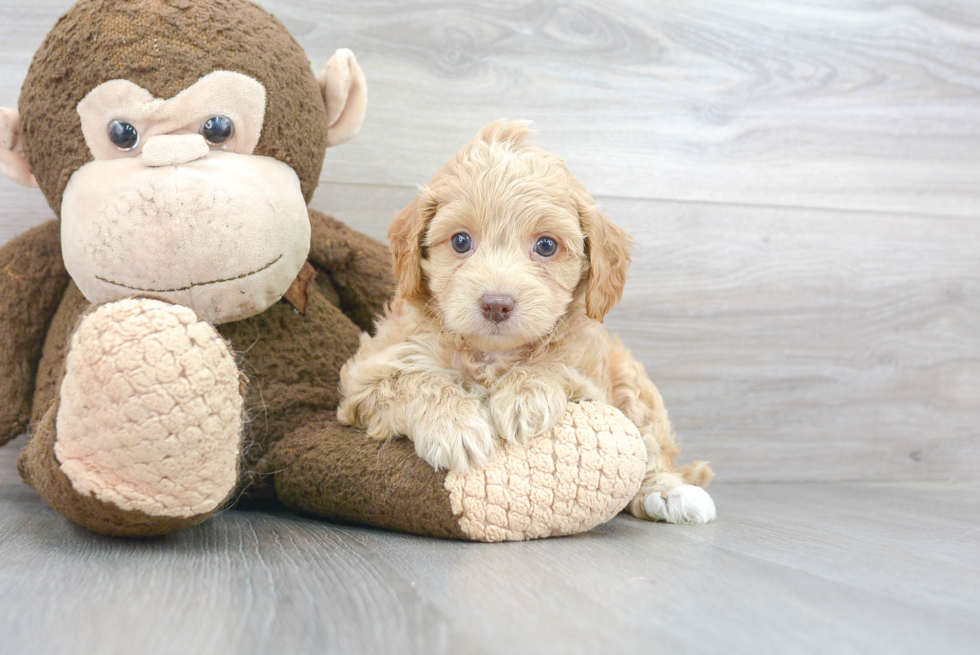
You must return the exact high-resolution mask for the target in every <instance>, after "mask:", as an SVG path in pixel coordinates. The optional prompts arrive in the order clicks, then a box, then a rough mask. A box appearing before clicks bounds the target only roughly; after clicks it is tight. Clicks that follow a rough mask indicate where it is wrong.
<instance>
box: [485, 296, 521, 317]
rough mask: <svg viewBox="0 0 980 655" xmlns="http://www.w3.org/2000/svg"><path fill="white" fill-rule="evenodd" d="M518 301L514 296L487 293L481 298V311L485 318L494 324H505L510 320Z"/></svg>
mask: <svg viewBox="0 0 980 655" xmlns="http://www.w3.org/2000/svg"><path fill="white" fill-rule="evenodd" d="M515 305H517V301H516V300H514V296H505V295H502V294H490V293H485V294H483V295H482V296H480V310H481V311H482V312H483V318H485V319H487V320H488V321H493V322H494V323H503V322H504V321H506V320H507V319H508V318H510V315H511V312H513V311H514V306H515Z"/></svg>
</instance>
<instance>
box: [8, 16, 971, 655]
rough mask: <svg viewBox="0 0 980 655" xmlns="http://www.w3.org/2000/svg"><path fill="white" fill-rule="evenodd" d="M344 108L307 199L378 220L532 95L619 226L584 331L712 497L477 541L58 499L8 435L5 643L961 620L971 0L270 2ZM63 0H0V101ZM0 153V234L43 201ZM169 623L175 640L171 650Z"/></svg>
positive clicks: (413, 641) (713, 636) (780, 647)
mask: <svg viewBox="0 0 980 655" xmlns="http://www.w3.org/2000/svg"><path fill="white" fill-rule="evenodd" d="M262 4H264V6H266V7H268V8H269V9H270V10H272V11H273V12H274V13H275V14H276V15H277V16H278V17H279V18H280V19H281V20H282V21H283V22H284V23H285V25H286V26H287V27H288V28H289V29H290V30H291V31H292V32H293V34H294V35H295V36H296V38H297V40H298V41H299V42H300V44H301V45H302V46H303V47H304V48H305V49H306V51H307V53H308V54H309V57H310V59H311V62H312V64H313V66H314V67H316V68H317V69H319V68H320V67H321V66H322V65H323V63H324V62H325V61H326V59H327V58H328V57H329V55H330V54H331V53H332V52H333V50H334V49H335V48H337V47H350V48H352V49H353V50H354V51H355V53H357V55H358V58H359V61H360V62H361V64H362V66H363V68H364V70H365V73H366V75H367V79H368V84H369V89H370V93H369V95H370V105H369V109H368V118H367V121H366V123H365V125H364V128H363V130H362V132H361V134H360V135H359V136H358V138H357V139H356V140H354V141H353V142H351V143H350V144H346V145H344V146H340V147H338V148H336V149H334V150H331V151H330V152H328V154H327V161H326V164H325V166H324V169H323V174H322V176H321V186H320V189H319V190H318V192H317V195H316V197H315V199H314V202H313V205H314V206H315V207H316V208H318V209H322V210H324V211H327V212H329V213H332V214H334V215H336V216H337V217H338V218H340V219H342V220H344V221H347V222H348V223H350V224H351V225H352V226H354V227H356V228H358V229H361V230H363V231H365V232H368V233H370V234H373V235H375V236H378V237H379V238H380V237H383V235H384V233H385V230H386V228H387V224H388V222H389V221H390V219H391V217H392V216H393V214H394V213H395V212H396V211H397V210H398V209H400V208H401V207H402V206H404V205H405V204H406V203H407V202H408V201H409V200H410V199H411V197H412V194H413V193H414V188H415V185H416V184H419V183H424V182H425V181H427V180H428V179H429V177H430V176H431V174H432V172H433V171H434V170H435V169H436V168H438V166H440V165H441V164H442V163H443V162H444V161H445V160H446V159H447V158H448V157H449V156H450V155H451V154H452V153H453V152H455V150H456V149H457V148H458V147H459V146H460V145H462V144H463V143H464V142H465V141H466V140H468V139H469V138H470V137H471V136H472V135H473V134H474V133H475V132H476V131H477V129H478V128H479V127H480V126H481V125H483V124H485V123H487V122H489V121H491V120H493V119H496V118H500V117H509V118H528V119H533V120H534V122H535V125H536V127H537V128H538V129H539V130H540V135H539V138H538V142H539V143H540V144H541V145H543V146H544V147H546V148H548V149H550V150H553V151H555V152H557V153H558V154H560V155H562V156H563V157H564V158H565V159H566V161H567V162H568V164H569V166H570V167H571V169H572V170H573V172H575V173H576V174H577V175H578V176H579V177H580V178H581V179H582V180H583V182H584V183H585V184H586V186H587V187H588V188H589V189H590V190H591V191H592V192H593V194H594V195H595V196H596V198H597V199H598V201H599V203H600V205H601V206H602V207H603V209H604V211H605V212H606V213H607V214H608V215H609V216H610V217H612V218H613V219H614V220H615V221H616V222H618V223H620V224H621V225H623V226H624V227H626V228H627V229H628V230H629V231H630V232H631V233H633V235H634V236H635V237H636V238H637V240H638V241H639V246H638V249H637V253H636V257H635V260H634V266H633V270H632V273H631V277H630V281H629V283H628V286H627V290H626V294H625V297H624V301H623V303H622V304H621V305H620V307H618V308H617V309H616V310H614V312H613V313H612V314H611V315H610V316H609V318H608V320H607V325H608V327H609V328H610V329H612V330H614V331H616V332H618V333H619V334H621V335H622V336H623V338H624V340H625V341H626V343H627V344H628V345H629V346H630V347H631V348H632V349H633V351H634V354H635V355H636V356H637V357H638V358H639V359H640V360H641V361H642V362H643V363H644V365H645V366H646V367H647V369H648V370H649V371H650V372H651V373H652V374H653V376H654V378H655V380H656V381H657V383H658V385H659V386H660V388H661V390H662V392H663V394H664V397H665V400H666V403H667V406H668V408H669V409H670V412H671V417H672V418H673V420H674V422H675V424H676V426H677V428H678V432H679V433H680V435H681V438H682V440H683V448H684V452H685V454H686V456H687V457H689V458H694V457H697V458H699V459H710V460H712V462H713V463H714V466H715V468H716V470H717V472H718V476H719V477H718V480H719V482H718V484H717V485H715V486H713V487H712V492H713V496H714V497H715V499H716V502H717V504H718V507H719V512H720V519H719V521H718V522H717V523H715V524H713V525H710V526H707V527H704V528H688V527H674V526H664V525H650V524H643V523H640V522H637V521H634V520H632V519H629V518H625V517H620V518H617V519H616V520H614V521H613V522H612V523H610V524H609V525H606V526H603V527H602V528H600V529H598V530H596V531H594V532H593V533H591V534H589V535H584V536H580V537H576V538H569V539H562V540H549V541H543V542H538V543H529V544H510V545H501V546H479V545H468V544H459V543H449V542H442V541H433V540H425V539H418V538H414V537H407V536H402V535H394V534H388V533H384V532H380V531H376V530H368V529H363V528H358V527H348V526H336V525H328V524H325V523H323V522H319V521H314V520H309V519H306V518H300V517H295V516H290V515H281V516H280V515H274V514H267V513H266V514H263V513H246V512H240V511H232V512H227V513H224V514H222V515H221V516H219V517H218V518H217V519H215V520H213V521H211V522H209V523H208V524H206V525H204V526H201V527H199V528H196V529H194V530H190V531H188V532H186V533H182V534H179V535H176V536H174V537H172V538H169V539H165V540H158V541H148V542H119V541H113V540H109V539H102V538H98V537H95V536H93V535H91V534H88V533H85V532H84V531H81V530H77V529H74V528H71V527H70V526H69V525H68V524H66V523H65V522H64V521H63V520H62V519H60V518H59V517H57V516H55V515H54V514H53V513H52V512H51V511H50V510H48V509H46V508H45V507H44V506H43V504H42V503H41V502H40V501H39V500H38V498H37V497H36V496H35V495H34V494H33V493H32V492H31V491H30V490H28V489H27V488H25V487H23V486H22V485H20V484H19V482H17V480H16V473H15V471H14V465H13V457H14V455H15V451H16V445H15V446H13V447H8V448H6V449H4V450H2V451H0V598H4V599H6V600H0V653H7V652H10V653H51V652H75V653H115V652H120V653H122V652H126V653H130V652H134V651H135V652H146V653H155V652H179V653H193V652H201V653H223V652H229V653H231V652H234V653H236V654H238V653H250V652H284V653H288V652H318V653H319V652H340V653H347V652H357V651H361V652H401V651H405V652H420V653H439V652H452V653H469V652H474V653H482V652H494V653H498V652H499V653H507V652H514V653H524V652H534V653H546V652H562V653H568V652H615V653H620V652H621V653H630V652H638V653H657V652H665V653H677V652H724V653H741V652H751V653H768V652H772V653H795V652H814V653H846V652H861V653H867V652H896V653H897V652H910V653H911V652H915V653H931V652H946V653H959V652H962V653H974V652H977V651H978V649H980V628H978V627H975V626H980V486H978V482H980V4H978V3H977V2H976V0H903V1H902V2H898V1H897V0H851V1H849V2H829V1H827V0H771V1H768V2H765V3H760V2H756V1H755V0H697V1H696V2H695V1H692V0H601V1H600V0H594V1H580V0H572V1H570V2H557V1H550V0H543V1H532V0H503V1H497V0H494V1H490V0H486V1H483V0H481V1H479V2H466V3H462V2H446V1H442V0H434V1H431V2H421V1H419V2H414V1H413V2H406V1H403V0H372V1H371V2H352V1H349V0H343V1H342V0H316V1H314V0H263V1H262ZM68 5H69V1H68V0H32V2H30V3H24V2H21V1H20V0H0V105H4V106H13V105H16V101H17V96H18V93H19V88H20V84H21V82H22V80H23V78H24V75H25V73H26V71H27V67H28V65H29V63H30V58H31V56H32V53H33V52H34V50H35V49H36V48H37V47H38V45H39V44H40V42H41V40H42V39H43V37H44V34H45V33H46V32H47V30H48V29H50V27H51V25H52V24H53V23H54V21H55V20H56V18H57V16H58V15H59V14H60V13H61V12H62V11H64V10H65V9H66V8H67V6H68ZM51 216H52V213H51V210H50V209H49V208H48V207H47V206H46V204H45V202H44V200H43V198H41V197H40V196H39V195H38V194H37V193H36V192H33V191H31V190H27V189H22V188H19V187H15V186H14V185H12V184H10V183H7V182H6V181H4V180H0V243H3V242H5V241H6V240H8V239H9V238H10V237H12V236H14V235H16V234H18V233H20V232H21V231H23V230H24V229H26V228H27V227H29V226H31V225H35V224H37V223H40V222H41V221H44V220H48V219H49V218H51ZM165 645H166V646H168V647H169V650H168V648H165Z"/></svg>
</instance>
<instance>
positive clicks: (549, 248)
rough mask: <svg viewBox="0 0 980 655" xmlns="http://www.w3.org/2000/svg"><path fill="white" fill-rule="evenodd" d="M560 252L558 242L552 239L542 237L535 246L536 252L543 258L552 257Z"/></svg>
mask: <svg viewBox="0 0 980 655" xmlns="http://www.w3.org/2000/svg"><path fill="white" fill-rule="evenodd" d="M557 251H558V242H557V241H555V240H554V239H552V238H551V237H541V238H540V239H538V242H537V243H536V244H534V252H536V253H538V254H539V255H541V256H542V257H551V256H552V255H554V254H555V253H556V252H557Z"/></svg>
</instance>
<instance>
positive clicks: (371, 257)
mask: <svg viewBox="0 0 980 655" xmlns="http://www.w3.org/2000/svg"><path fill="white" fill-rule="evenodd" d="M310 224H311V226H312V232H313V234H312V237H311V239H310V241H311V244H310V262H312V263H313V264H314V265H315V266H316V267H317V268H319V269H321V272H324V273H326V274H327V275H329V276H330V279H331V280H332V281H333V284H334V287H336V289H337V293H338V295H339V296H340V308H341V309H342V310H343V312H344V313H345V314H347V316H348V317H350V319H351V320H352V321H354V322H355V323H357V325H358V326H359V327H360V328H361V329H362V330H366V331H368V332H372V333H373V332H374V325H373V321H374V317H375V316H377V315H379V314H380V313H381V312H382V309H383V308H384V305H385V304H386V303H387V302H388V300H389V299H390V298H391V296H392V294H394V292H395V279H394V277H393V275H392V272H391V253H390V252H389V251H388V247H387V246H386V245H384V244H383V243H381V242H380V241H376V240H374V239H372V238H371V237H369V236H367V235H365V234H361V233H360V232H357V231H355V230H352V229H351V228H349V227H347V226H346V225H344V224H343V223H341V222H340V221H338V220H337V219H335V218H332V217H330V216H327V215H326V214H321V213H320V212H318V211H316V210H314V209H311V210H310Z"/></svg>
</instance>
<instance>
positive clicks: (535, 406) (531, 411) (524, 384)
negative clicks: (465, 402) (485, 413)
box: [489, 378, 568, 445]
mask: <svg viewBox="0 0 980 655" xmlns="http://www.w3.org/2000/svg"><path fill="white" fill-rule="evenodd" d="M501 382H502V383H501V384H498V385H497V387H496V388H495V389H494V390H493V391H492V393H491V395H490V401H489V405H490V416H491V417H492V418H493V425H494V427H495V428H496V429H497V433H498V434H499V435H500V438H501V439H505V440H506V441H512V442H515V443H519V444H524V445H526V444H527V443H528V442H529V441H530V440H531V439H532V438H534V437H536V436H538V435H541V434H544V433H545V432H547V431H548V430H551V429H552V428H554V427H555V425H557V424H558V419H560V418H561V416H562V414H564V412H565V407H566V406H567V405H568V396H567V395H566V393H565V390H564V389H563V388H562V386H561V385H560V384H557V383H551V382H550V381H546V380H538V379H534V378H523V379H515V380H513V381H511V380H507V379H506V378H505V379H504V380H502V381H501Z"/></svg>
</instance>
